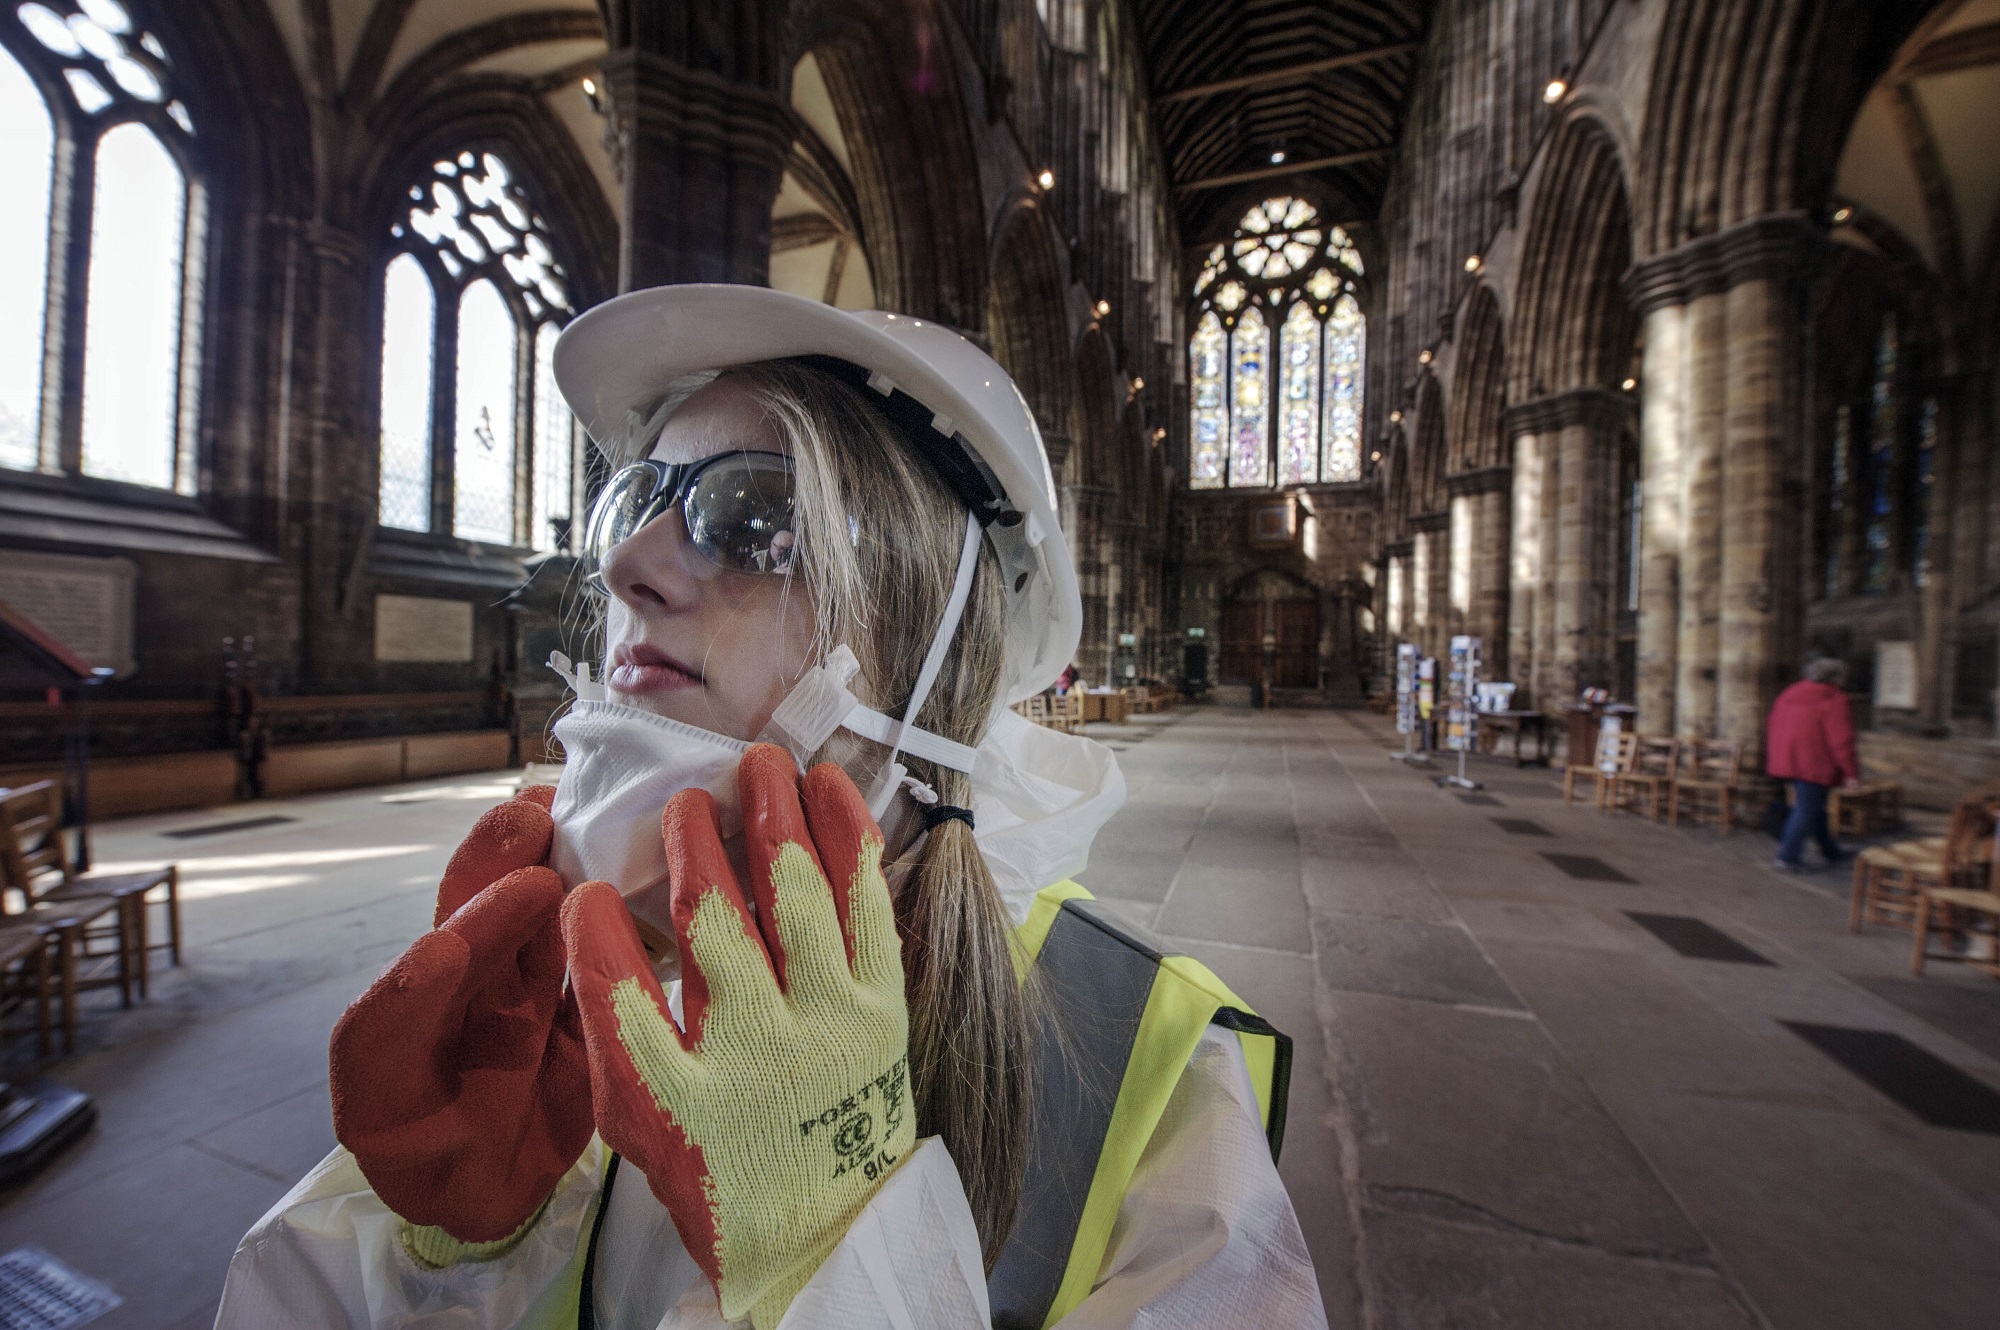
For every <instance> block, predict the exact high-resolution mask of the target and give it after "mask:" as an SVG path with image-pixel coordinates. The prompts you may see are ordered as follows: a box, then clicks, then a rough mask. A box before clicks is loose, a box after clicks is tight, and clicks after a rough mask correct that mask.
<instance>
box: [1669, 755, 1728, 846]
mask: <svg viewBox="0 0 2000 1330" xmlns="http://www.w3.org/2000/svg"><path fill="white" fill-rule="evenodd" d="M1681 755H1682V761H1681V771H1680V774H1677V775H1675V777H1674V788H1673V792H1672V793H1671V794H1670V795H1668V796H1667V821H1668V822H1670V823H1672V824H1673V825H1674V826H1679V825H1680V822H1681V801H1682V800H1683V799H1686V800H1687V803H1688V817H1689V818H1690V819H1691V820H1694V821H1700V820H1701V818H1702V817H1704V816H1705V815H1706V814H1707V811H1708V807H1709V805H1710V804H1713V805H1714V808H1715V820H1716V823H1717V824H1718V825H1719V826H1721V828H1722V830H1723V832H1724V833H1725V834H1727V833H1728V832H1731V831H1734V830H1735V829H1736V779H1737V777H1738V776H1739V775H1740V774H1741V772H1742V766H1743V745H1742V744H1740V743H1721V742H1717V741H1716V740H1713V739H1695V740H1692V741H1690V743H1689V745H1688V747H1687V748H1684V749H1683V750H1682V754H1681Z"/></svg>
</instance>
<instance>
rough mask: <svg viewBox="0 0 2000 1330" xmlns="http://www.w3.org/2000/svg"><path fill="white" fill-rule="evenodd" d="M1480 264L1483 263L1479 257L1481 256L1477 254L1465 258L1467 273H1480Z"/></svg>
mask: <svg viewBox="0 0 2000 1330" xmlns="http://www.w3.org/2000/svg"><path fill="white" fill-rule="evenodd" d="M1480 262H1481V260H1480V257H1479V256H1478V255H1477V254H1468V255H1466V256H1465V270H1466V271H1467V272H1478V271H1479V265H1480Z"/></svg>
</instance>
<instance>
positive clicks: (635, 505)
mask: <svg viewBox="0 0 2000 1330" xmlns="http://www.w3.org/2000/svg"><path fill="white" fill-rule="evenodd" d="M657 484H658V479H657V475H656V473H655V472H654V471H653V469H652V468H651V467H645V466H628V467H626V468H625V469H624V470H622V471H620V472H619V473H618V474H617V475H615V476H613V477H611V481H610V483H609V484H607V485H606V486H605V487H604V492H603V493H602V494H600V495H598V496H597V502H596V504H595V505H593V506H592V508H591V510H590V529H589V531H588V532H586V533H585V536H584V557H585V560H586V561H587V563H588V564H589V567H588V568H587V569H586V570H585V571H586V572H587V573H589V574H593V575H594V574H597V573H599V572H601V571H602V569H603V566H604V560H605V559H606V558H607V557H608V556H609V555H610V553H611V551H612V550H614V549H616V548H617V547H618V546H619V545H621V544H623V543H624V542H625V541H627V540H629V539H631V537H632V534H633V533H634V532H636V531H637V530H638V529H639V528H640V527H642V526H644V525H645V524H646V523H647V522H649V521H651V520H652V519H653V518H654V517H656V516H658V514H659V505H658V503H657V502H656V501H655V499H654V494H653V491H654V489H655V487H656V485H657Z"/></svg>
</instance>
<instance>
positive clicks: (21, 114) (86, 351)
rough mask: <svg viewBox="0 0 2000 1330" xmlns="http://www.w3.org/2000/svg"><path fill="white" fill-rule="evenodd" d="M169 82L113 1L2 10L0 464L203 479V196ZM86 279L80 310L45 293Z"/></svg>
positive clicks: (67, 0)
mask: <svg viewBox="0 0 2000 1330" xmlns="http://www.w3.org/2000/svg"><path fill="white" fill-rule="evenodd" d="M174 79H175V72H174V65H173V60H172V58H171V57H170V55H169V53H168V51H167V49H166V47H165V46H164V45H163V44H162V43H161V41H160V40H159V38H158V37H157V36H155V35H154V34H153V33H151V32H149V31H147V30H146V29H145V28H144V27H143V26H142V25H141V24H140V23H139V21H138V20H137V19H136V18H135V17H134V16H133V14H132V12H131V11H130V10H128V9H127V8H126V7H125V6H124V5H122V4H120V3H118V0H74V3H72V2H71V0H46V3H33V4H23V5H18V6H15V7H13V8H12V9H11V11H8V12H6V13H5V14H4V16H0V178H4V179H6V180H7V181H8V182H9V184H10V186H11V187H12V190H13V193H12V195H11V196H10V198H9V199H8V206H7V207H6V208H4V209H0V252H4V253H5V254H6V255H7V256H8V259H7V262H6V263H5V264H0V467H7V468H11V469H13V470H19V471H40V472H44V473H48V474H56V475H61V474H79V473H80V474H84V475H89V476H96V477H101V478H104V479H107V480H119V481H125V482H128V483H131V484H136V485H146V486H150V487H153V488H156V489H165V490H176V491H179V492H181V493H184V494H188V493H193V492H194V490H195V487H196V483H197V474H198V472H197V466H196V460H195V455H194V451H195V450H194V440H195V435H196V423H195V422H196V405H197V404H196V395H195V394H196V387H197V384H198V382H199V377H200V376H199V373H198V364H199V351H200V327H201V318H200V311H201V304H202V301H201V297H202V286H203V282H202V273H201V254H202V250H203V246H202V231H203V224H204V195H203V192H202V188H201V183H200V177H199V175H198V174H196V173H195V171H194V169H193V162H194V153H193V145H194V136H195V124H194V118H193V117H192V116H191V115H190V114H189V112H188V109H187V107H186V106H185V105H184V104H183V103H182V102H181V101H180V99H179V97H178V96H177V95H176V90H175V87H174ZM58 143H65V144H73V145H74V147H75V155H74V158H73V161H74V165H73V166H71V167H69V168H68V169H65V170H63V171H60V172H59V171H57V169H56V156H57V154H56V148H57V144H58ZM79 223H81V224H79ZM78 283H81V285H82V288H83V293H84V299H83V308H82V315H83V317H82V319H81V321H80V322H78V321H77V320H76V319H75V316H74V315H73V314H71V313H70V312H69V310H68V309H55V308H51V302H52V301H54V302H57V303H64V301H65V297H64V295H63V293H64V292H65V291H74V290H75V289H77V285H78ZM70 308H74V307H73V306H71V307H70ZM79 351H80V352H81V354H77V353H78V352H79Z"/></svg>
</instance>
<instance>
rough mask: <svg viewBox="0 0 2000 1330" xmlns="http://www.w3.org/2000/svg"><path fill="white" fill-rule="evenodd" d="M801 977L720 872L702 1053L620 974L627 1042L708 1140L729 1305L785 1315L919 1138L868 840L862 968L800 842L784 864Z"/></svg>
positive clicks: (862, 868) (709, 895) (779, 873)
mask: <svg viewBox="0 0 2000 1330" xmlns="http://www.w3.org/2000/svg"><path fill="white" fill-rule="evenodd" d="M771 882H772V889H773V894H774V896H775V898H776V904H777V910H776V914H777V921H776V922H777V932H778V937H779V941H780V943H781V945H782V946H783V948H784V952H785V970H786V979H787V981H788V989H789V991H788V992H786V993H783V994H780V993H779V991H778V988H777V984H776V982H775V979H774V977H773V975H772V973H771V967H770V963H769V961H768V960H766V958H765V953H764V948H763V946H762V944H761V943H760V942H759V941H758V940H757V939H755V938H753V937H751V936H749V935H748V934H746V933H745V931H744V927H743V922H742V916H741V915H740V914H739V913H738V912H737V910H736V909H735V907H734V906H733V905H731V904H730V902H729V900H728V899H727V897H726V896H724V894H723V893H722V890H721V888H720V887H718V886H711V887H709V888H707V889H706V890H705V891H704V892H703V894H702V896H701V898H700V900H699V901H698V903H697V904H696V906H695V909H694V915H693V919H692V922H691V924H690V927H689V929H688V945H689V951H690V953H691V956H692V960H693V962H694V963H695V965H697V966H698V967H699V968H700V970H701V972H702V974H703V976H704V977H705V978H706V979H707V981H708V986H709V1007H708V1012H707V1018H706V1020H705V1022H704V1024H703V1026H702V1028H701V1029H700V1030H699V1031H698V1032H697V1035H698V1042H697V1043H696V1044H695V1046H694V1048H693V1049H692V1050H689V1049H686V1048H683V1047H682V1044H681V1039H680V1036H679V1034H678V1032H677V1031H676V1030H675V1029H674V1027H673V1025H672V1023H671V1022H670V1021H669V1020H668V1019H667V1017H666V1016H665V1014H664V1013H662V1012H661V1011H660V1009H659V1008H658V1006H657V1005H656V1004H655V1003H654V1002H653V1001H652V1000H651V999H650V998H649V997H648V996H647V994H646V992H645V989H644V988H643V987H642V986H641V984H640V983H639V981H638V979H637V978H636V977H634V978H629V979H622V980H619V981H618V982H617V983H615V984H614V985H613V986H612V988H611V1005H612V1010H613V1013H614V1014H615V1016H616V1018H617V1022H618V1038H619V1042H620V1043H622V1044H623V1045H624V1047H625V1050H626V1052H627V1053H628V1054H629V1055H630V1056H631V1058H632V1062H633V1065H634V1067H636V1068H637V1070H638V1073H639V1076H640V1079H641V1080H642V1081H643V1082H644V1084H645V1086H646V1089H647V1091H648V1093H649V1094H650V1095H651V1096H652V1099H653V1102H654V1104H655V1105H656V1106H657V1107H658V1108H659V1110H660V1111H661V1112H662V1113H664V1114H666V1115H667V1116H668V1117H669V1118H671V1119H672V1120H673V1122H674V1124H675V1125H676V1126H678V1127H679V1128H680V1129H681V1131H682V1132H683V1133H684V1134H685V1135H686V1136H687V1138H688V1140H690V1141H691V1142H693V1143H694V1144H695V1145H697V1146H699V1147H700V1149H701V1151H702V1157H703V1161H704V1163H705V1165H706V1170H707V1186H708V1193H709V1201H710V1212H711V1214H712V1216H713V1218H714V1221H715V1230H716V1234H717V1237H718V1243H717V1253H716V1255H717V1262H718V1264H719V1266H720V1267H721V1270H722V1278H721V1281H720V1284H721V1289H720V1292H721V1298H722V1312H723V1315H724V1316H726V1317H729V1318H730V1319H732V1320H733V1319H736V1318H738V1317H741V1316H743V1315H745V1314H746V1313H748V1314H750V1315H751V1316H752V1319H753V1321H755V1322H756V1324H758V1325H759V1326H764V1325H769V1324H775V1323H776V1321H777V1319H778V1318H779V1317H780V1316H782V1315H783V1312H784V1308H785V1307H786V1306H787V1305H789V1303H790V1302H791V1299H792V1296H793V1295H794V1294H795V1293H797V1291H798V1290H799V1289H800V1288H801V1287H803V1286H804V1284H805V1282H806V1281H807V1280H808V1279H810V1278H811V1277H812V1273H813V1271H814V1270H815V1269H817V1268H818V1266H819V1264H820V1262H821V1261H822V1260H823V1259H824V1258H825V1256H826V1254H827V1252H829V1251H831V1250H832V1249H833V1247H834V1246H835V1245H836V1244H837V1243H838V1242H839V1241H840V1238H841V1236H842V1234H844V1233H845V1232H846V1231H847V1228H848V1227H849V1225H850V1224H852V1222H853V1220H854V1217H855V1216H856V1215H857V1214H858V1213H859V1212H860V1210H861V1207H862V1206H864V1205H865V1204H867V1202H868V1199H869V1198H870V1197H871V1196H873V1195H874V1193H875V1191H876V1189H877V1188H878V1187H879V1186H880V1184H881V1181H882V1179H883V1178H885V1177H886V1176H887V1175H888V1173H889V1171H890V1170H892V1169H893V1168H894V1167H895V1166H896V1165H897V1164H898V1163H899V1162H901V1161H902V1160H903V1159H904V1158H906V1157H907V1156H908V1155H909V1152H910V1150H911V1148H912V1147H913V1146H914V1145H915V1143H916V1118H915V1113H914V1111H913V1110H912V1108H911V1105H910V1095H909V1068H908V1061H907V1051H908V1043H909V1018H908V1014H907V1011H906V1008H905V1004H904V996H903V968H902V959H901V950H900V944H899V943H898V940H897V937H896V928H895V921H894V917H893V915H892V913H891V910H890V905H889V896H888V891H887V888H886V887H885V886H884V885H883V882H882V874H881V845H880V843H879V842H878V841H876V840H874V839H873V838H870V839H869V841H868V842H866V846H865V848H864V850H863V854H862V861H861V863H860V864H859V865H858V866H857V870H856V873H855V879H854V882H853V884H852V894H851V897H850V900H851V906H850V920H849V922H850V926H851V928H852V931H853V940H854V965H853V968H852V970H850V969H849V966H848V962H847V952H846V948H845V946H844V945H843V942H842V938H841V932H840V927H839V921H838V919H837V916H836V914H835V911H834V906H833V897H832V894H831V893H830V892H829V891H828V889H827V885H826V882H825V879H824V878H822V877H821V876H820V872H819V869H818V867H817V866H816V865H815V864H814V862H813V859H812V856H811V855H810V854H809V853H807V852H806V850H804V849H803V848H802V847H800V846H799V845H797V844H794V843H789V842H788V843H786V844H784V845H782V846H781V847H780V848H779V852H778V856H777V859H776V861H775V862H774V863H773V864H772V867H771Z"/></svg>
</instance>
